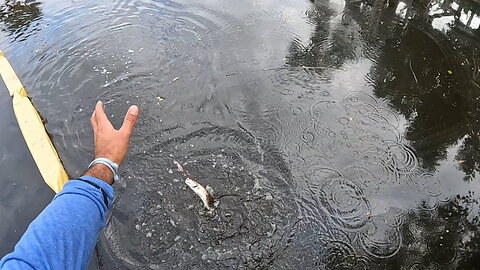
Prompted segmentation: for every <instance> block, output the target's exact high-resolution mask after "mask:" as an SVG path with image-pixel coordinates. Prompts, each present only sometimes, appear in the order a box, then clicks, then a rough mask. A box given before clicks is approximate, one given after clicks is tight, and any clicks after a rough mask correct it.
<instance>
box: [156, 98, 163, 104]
mask: <svg viewBox="0 0 480 270" xmlns="http://www.w3.org/2000/svg"><path fill="white" fill-rule="evenodd" d="M164 100H165V99H164V98H163V97H157V102H158V103H160V102H162V101H164Z"/></svg>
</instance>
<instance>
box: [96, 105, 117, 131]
mask: <svg viewBox="0 0 480 270" xmlns="http://www.w3.org/2000/svg"><path fill="white" fill-rule="evenodd" d="M94 114H95V119H96V120H97V126H104V125H107V126H109V127H111V128H113V126H112V123H110V121H109V120H108V117H107V115H106V114H105V111H103V102H102V101H98V102H97V105H95V112H94Z"/></svg>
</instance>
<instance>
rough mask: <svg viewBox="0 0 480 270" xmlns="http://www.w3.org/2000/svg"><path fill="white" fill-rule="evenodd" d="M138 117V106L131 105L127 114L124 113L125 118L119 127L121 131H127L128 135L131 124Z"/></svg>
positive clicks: (133, 123) (130, 130)
mask: <svg viewBox="0 0 480 270" xmlns="http://www.w3.org/2000/svg"><path fill="white" fill-rule="evenodd" d="M137 119H138V107H137V106H135V105H133V106H131V107H130V108H129V109H128V111H127V114H126V115H125V119H124V120H123V124H122V127H121V128H120V131H121V132H125V133H127V134H128V135H129V136H130V134H131V133H132V129H133V126H134V125H135V123H136V122H137Z"/></svg>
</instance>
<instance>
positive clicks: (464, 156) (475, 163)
mask: <svg viewBox="0 0 480 270" xmlns="http://www.w3.org/2000/svg"><path fill="white" fill-rule="evenodd" d="M479 149H480V138H479V137H478V135H477V134H472V135H468V136H467V137H465V139H464V142H463V144H462V146H461V147H460V150H458V154H457V156H456V157H455V158H456V159H457V160H458V162H459V164H460V168H461V169H462V170H463V171H464V172H465V174H466V176H465V180H469V179H473V178H475V175H476V172H480V164H479V162H480V151H479Z"/></svg>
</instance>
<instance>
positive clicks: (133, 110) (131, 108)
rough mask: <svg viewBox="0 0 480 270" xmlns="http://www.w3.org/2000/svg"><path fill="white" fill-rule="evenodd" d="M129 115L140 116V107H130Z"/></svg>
mask: <svg viewBox="0 0 480 270" xmlns="http://www.w3.org/2000/svg"><path fill="white" fill-rule="evenodd" d="M128 113H130V114H131V115H137V114H138V107H137V106H135V105H134V106H132V107H130V110H128Z"/></svg>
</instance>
